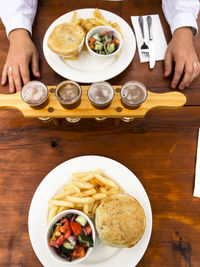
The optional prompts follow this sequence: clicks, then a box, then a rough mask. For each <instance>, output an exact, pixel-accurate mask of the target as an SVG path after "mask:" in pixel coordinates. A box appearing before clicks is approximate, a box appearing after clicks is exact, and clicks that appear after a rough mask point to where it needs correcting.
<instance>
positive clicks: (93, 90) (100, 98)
mask: <svg viewBox="0 0 200 267" xmlns="http://www.w3.org/2000/svg"><path fill="white" fill-rule="evenodd" d="M87 94H88V98H89V100H90V102H91V103H92V105H93V106H94V107H95V108H97V109H105V108H107V107H108V106H109V105H110V104H111V102H112V100H113V97H114V94H115V93H114V89H113V87H112V86H111V85H110V84H109V83H107V82H96V83H93V84H91V85H90V87H89V88H88V92H87Z"/></svg>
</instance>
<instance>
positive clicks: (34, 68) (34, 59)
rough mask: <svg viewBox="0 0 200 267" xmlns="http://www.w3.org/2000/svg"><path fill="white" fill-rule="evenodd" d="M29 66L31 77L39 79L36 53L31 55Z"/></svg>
mask: <svg viewBox="0 0 200 267" xmlns="http://www.w3.org/2000/svg"><path fill="white" fill-rule="evenodd" d="M31 66H32V72H33V75H34V76H35V77H37V78H39V77H40V71H39V58H38V54H37V53H36V52H35V53H33V56H32V62H31Z"/></svg>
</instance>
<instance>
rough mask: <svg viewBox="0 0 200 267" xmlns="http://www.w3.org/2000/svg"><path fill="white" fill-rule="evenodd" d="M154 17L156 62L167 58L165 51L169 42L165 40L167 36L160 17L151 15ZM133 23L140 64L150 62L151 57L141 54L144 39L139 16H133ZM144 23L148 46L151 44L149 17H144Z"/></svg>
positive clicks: (153, 30)
mask: <svg viewBox="0 0 200 267" xmlns="http://www.w3.org/2000/svg"><path fill="white" fill-rule="evenodd" d="M151 17H152V32H153V41H154V46H155V56H156V60H163V59H164V56H165V51H166V48H167V42H166V39H165V35H164V32H163V29H162V25H161V22H160V18H159V15H151ZM131 21H132V24H133V28H134V31H135V35H136V40H137V47H138V51H139V56H140V62H148V61H149V57H148V56H145V55H143V54H142V53H141V49H140V48H141V46H142V44H143V38H142V32H141V29H140V25H139V22H138V16H132V17H131ZM143 21H144V23H143V24H144V26H143V27H144V37H145V43H146V45H148V43H149V31H148V25H147V16H143Z"/></svg>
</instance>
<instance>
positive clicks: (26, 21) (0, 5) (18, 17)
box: [0, 0, 37, 35]
mask: <svg viewBox="0 0 200 267" xmlns="http://www.w3.org/2000/svg"><path fill="white" fill-rule="evenodd" d="M36 9H37V0H16V1H13V0H0V16H1V19H2V22H3V24H4V26H5V28H6V33H7V35H9V33H10V32H11V31H12V30H14V29H26V30H27V31H29V32H30V34H31V33H32V24H33V21H34V17H35V13H36Z"/></svg>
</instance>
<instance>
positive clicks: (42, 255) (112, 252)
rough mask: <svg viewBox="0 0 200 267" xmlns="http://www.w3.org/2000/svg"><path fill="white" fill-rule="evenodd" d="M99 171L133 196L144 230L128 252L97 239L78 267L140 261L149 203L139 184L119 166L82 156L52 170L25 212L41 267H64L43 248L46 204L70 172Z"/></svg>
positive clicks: (129, 265) (108, 266)
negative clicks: (90, 251) (139, 206)
mask: <svg viewBox="0 0 200 267" xmlns="http://www.w3.org/2000/svg"><path fill="white" fill-rule="evenodd" d="M99 168H100V169H101V170H102V171H103V173H104V174H105V175H107V176H109V177H111V178H113V179H114V180H115V181H116V182H117V183H119V185H120V186H121V187H122V189H123V190H124V191H125V192H126V193H128V194H130V195H132V196H134V197H135V198H136V199H137V200H138V201H139V202H140V204H141V205H142V207H143V209H144V211H145V215H146V229H145V232H144V235H143V237H142V238H141V239H140V241H139V242H138V243H137V244H136V245H135V246H134V247H132V248H123V249H121V248H112V247H107V246H104V245H103V244H102V242H101V241H100V240H99V239H98V238H97V242H96V244H95V247H94V249H93V250H92V253H91V254H90V256H89V257H88V259H86V260H85V261H83V262H82V263H78V264H76V266H79V267H86V266H88V267H98V266H99V267H111V266H115V267H121V266H123V267H133V266H135V265H136V264H137V263H138V262H139V261H140V259H141V258H142V256H143V254H144V252H145V251H146V249H147V246H148V243H149V240H150V236H151V230H152V212H151V206H150V202H149V199H148V196H147V193H146V192H145V190H144V188H143V186H142V184H141V183H140V181H139V180H138V179H137V177H136V176H135V175H134V174H133V173H132V172H131V171H130V170H129V169H128V168H126V167H125V166H124V165H122V164H120V163H119V162H117V161H115V160H112V159H109V158H105V157H100V156H83V157H77V158H74V159H71V160H68V161H66V162H64V163H62V164H60V165H59V166H57V167H56V168H55V169H53V170H52V171H51V172H50V173H49V174H48V175H47V176H46V177H45V178H44V179H43V181H42V182H41V183H40V185H39V186H38V188H37V190H36V192H35V194H34V196H33V199H32V202H31V206H30V210H29V217H28V228H29V236H30V240H31V244H32V246H33V249H34V251H35V253H36V255H37V257H38V259H39V260H40V261H41V263H42V264H43V265H44V266H45V267H55V266H56V267H66V266H67V265H66V264H59V263H58V262H57V261H56V262H54V260H53V259H52V258H51V257H50V256H49V254H48V251H47V248H46V246H45V237H44V235H45V230H46V221H47V212H48V201H49V199H50V198H51V197H52V196H53V195H54V194H55V193H56V192H57V191H58V189H59V188H60V187H62V186H63V185H64V184H66V183H67V182H69V179H70V177H71V174H72V173H73V172H80V171H90V170H96V169H99Z"/></svg>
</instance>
